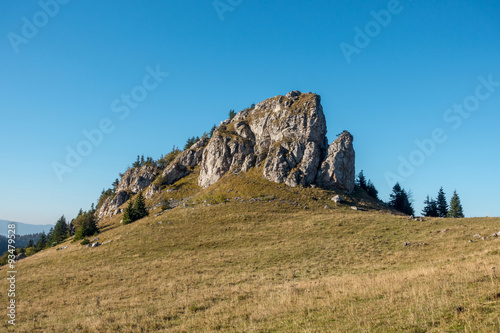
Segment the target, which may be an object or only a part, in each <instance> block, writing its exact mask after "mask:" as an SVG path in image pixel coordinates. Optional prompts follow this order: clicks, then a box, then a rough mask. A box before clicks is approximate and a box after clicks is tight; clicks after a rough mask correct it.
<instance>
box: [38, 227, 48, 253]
mask: <svg viewBox="0 0 500 333" xmlns="http://www.w3.org/2000/svg"><path fill="white" fill-rule="evenodd" d="M46 245H47V236H46V235H45V231H44V232H42V234H41V235H40V238H39V239H38V242H36V251H37V252H38V251H41V250H43V249H44V248H45V246H46Z"/></svg>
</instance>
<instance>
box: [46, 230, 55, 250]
mask: <svg viewBox="0 0 500 333" xmlns="http://www.w3.org/2000/svg"><path fill="white" fill-rule="evenodd" d="M53 236H54V227H52V228H50V230H49V233H48V234H47V245H46V247H51V246H52V243H53V242H54V241H53V240H52V238H53Z"/></svg>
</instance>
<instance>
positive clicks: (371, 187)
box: [366, 179, 378, 200]
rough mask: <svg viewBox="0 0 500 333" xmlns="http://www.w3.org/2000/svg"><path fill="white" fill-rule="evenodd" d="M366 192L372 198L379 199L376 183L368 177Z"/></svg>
mask: <svg viewBox="0 0 500 333" xmlns="http://www.w3.org/2000/svg"><path fill="white" fill-rule="evenodd" d="M366 193H368V195H369V196H371V197H372V198H375V199H377V200H378V191H377V189H376V188H375V185H373V183H372V181H371V180H369V179H368V183H367V184H366Z"/></svg>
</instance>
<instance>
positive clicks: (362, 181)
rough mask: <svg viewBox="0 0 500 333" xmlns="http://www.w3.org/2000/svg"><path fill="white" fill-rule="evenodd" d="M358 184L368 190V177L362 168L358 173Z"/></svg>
mask: <svg viewBox="0 0 500 333" xmlns="http://www.w3.org/2000/svg"><path fill="white" fill-rule="evenodd" d="M356 185H358V186H359V187H361V188H362V189H363V190H366V178H365V175H364V174H363V170H361V171H360V172H359V174H358V179H356Z"/></svg>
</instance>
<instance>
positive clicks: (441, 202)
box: [436, 187, 448, 217]
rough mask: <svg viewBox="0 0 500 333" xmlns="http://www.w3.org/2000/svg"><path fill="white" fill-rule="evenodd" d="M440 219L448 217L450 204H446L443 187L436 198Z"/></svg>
mask: <svg viewBox="0 0 500 333" xmlns="http://www.w3.org/2000/svg"><path fill="white" fill-rule="evenodd" d="M436 204H437V213H438V217H446V216H448V203H447V202H446V195H445V193H444V191H443V188H442V187H441V188H440V189H439V192H438V196H437V198H436Z"/></svg>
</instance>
